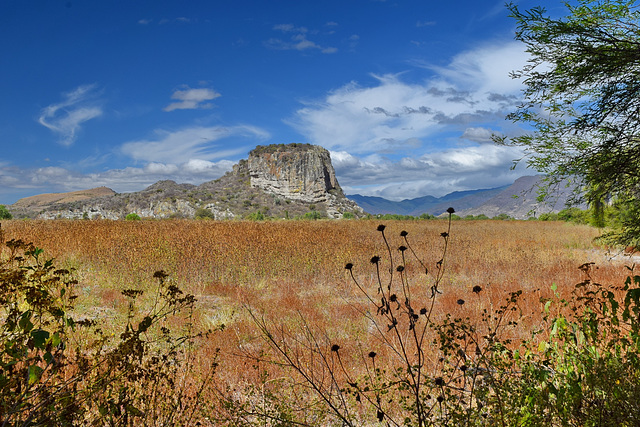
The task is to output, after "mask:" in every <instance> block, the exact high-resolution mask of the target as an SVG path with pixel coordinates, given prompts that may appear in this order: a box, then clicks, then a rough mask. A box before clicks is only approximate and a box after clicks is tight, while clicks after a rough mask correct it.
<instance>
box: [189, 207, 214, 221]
mask: <svg viewBox="0 0 640 427" xmlns="http://www.w3.org/2000/svg"><path fill="white" fill-rule="evenodd" d="M194 217H195V219H216V216H215V214H214V213H213V212H211V210H210V209H205V208H198V209H196V213H195V215H194Z"/></svg>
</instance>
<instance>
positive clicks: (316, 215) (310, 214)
mask: <svg viewBox="0 0 640 427" xmlns="http://www.w3.org/2000/svg"><path fill="white" fill-rule="evenodd" d="M321 218H322V214H321V213H320V212H318V211H311V212H307V213H305V214H304V215H302V219H311V220H316V219H321Z"/></svg>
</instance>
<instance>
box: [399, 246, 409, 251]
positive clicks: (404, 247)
mask: <svg viewBox="0 0 640 427" xmlns="http://www.w3.org/2000/svg"><path fill="white" fill-rule="evenodd" d="M398 250H399V251H400V252H404V251H406V250H407V247H406V246H400V247H399V248H398Z"/></svg>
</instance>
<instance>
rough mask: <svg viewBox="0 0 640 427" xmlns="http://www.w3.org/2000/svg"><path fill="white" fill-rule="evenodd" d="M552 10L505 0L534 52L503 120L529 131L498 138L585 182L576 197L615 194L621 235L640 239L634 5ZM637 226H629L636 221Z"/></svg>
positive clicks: (583, 2)
mask: <svg viewBox="0 0 640 427" xmlns="http://www.w3.org/2000/svg"><path fill="white" fill-rule="evenodd" d="M565 6H566V7H567V9H568V12H569V14H568V15H567V16H565V17H561V18H555V17H551V16H549V15H548V13H547V11H546V10H545V9H543V8H540V7H537V8H533V9H529V10H521V9H520V8H519V7H518V6H517V5H516V4H514V3H509V4H508V5H507V7H508V9H509V10H510V12H511V16H512V17H513V18H515V19H516V21H517V30H516V35H515V38H516V39H517V40H520V41H522V42H523V43H524V44H525V45H526V49H527V52H528V53H529V55H530V59H529V60H528V62H527V64H526V65H525V66H524V67H523V68H522V69H521V70H519V71H516V72H514V73H513V76H514V77H515V78H520V79H522V80H523V82H524V85H525V90H524V101H523V103H522V104H521V105H519V106H518V108H517V109H516V111H514V112H513V113H511V114H510V115H509V116H508V118H509V119H511V120H513V121H516V122H523V123H527V124H529V125H530V126H531V132H528V133H526V134H524V135H521V136H517V137H515V138H511V139H507V138H497V140H498V142H503V143H507V144H512V145H519V146H522V147H524V148H525V156H524V158H523V159H521V160H526V161H527V162H528V163H529V165H530V166H532V167H534V168H535V169H537V170H538V171H540V172H543V173H545V174H547V175H548V176H549V177H550V181H551V182H554V183H558V182H560V181H561V180H563V179H566V178H569V179H571V180H574V181H577V182H578V183H579V184H581V188H582V190H583V191H584V192H583V193H582V194H581V195H580V197H581V198H584V199H586V200H585V201H587V202H589V203H590V204H591V205H592V206H595V207H598V206H601V204H602V203H603V202H604V201H615V202H616V203H618V204H619V205H620V206H623V205H624V206H625V208H624V210H625V212H626V213H627V214H628V213H629V212H632V214H631V215H630V216H629V215H627V216H629V217H630V218H633V219H634V220H633V221H626V222H625V221H624V220H623V221H622V222H623V223H622V227H621V230H620V233H618V234H617V239H618V240H619V241H625V240H626V241H630V240H637V239H638V238H639V237H640V226H639V225H637V224H636V222H637V221H636V220H637V218H638V215H635V214H633V212H637V213H639V214H640V26H639V18H640V12H639V10H638V5H636V4H635V1H629V0H612V1H603V0H578V1H577V2H573V3H571V2H565ZM634 224H636V225H635V227H634Z"/></svg>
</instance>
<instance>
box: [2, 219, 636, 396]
mask: <svg viewBox="0 0 640 427" xmlns="http://www.w3.org/2000/svg"><path fill="white" fill-rule="evenodd" d="M377 225H378V222H371V221H365V220H360V221H315V222H307V221H280V222H236V221H230V222H213V221H191V220H163V221H132V222H128V221H64V220H59V221H58V220H56V221H6V222H3V223H2V227H3V229H4V230H5V232H6V238H7V239H11V238H21V239H23V240H26V241H31V242H33V243H34V244H35V245H36V246H38V247H41V248H44V249H45V255H47V256H48V257H54V258H56V259H57V264H58V265H60V266H64V267H74V268H76V269H77V274H78V278H79V281H80V284H79V285H78V289H77V291H78V293H79V295H80V301H79V304H78V307H79V309H80V310H81V311H82V312H83V313H82V314H84V315H89V316H92V317H96V318H107V319H112V318H115V317H117V316H118V315H119V314H122V313H123V312H124V311H125V310H126V300H125V299H124V298H123V297H122V296H121V295H120V291H121V290H122V289H128V288H139V289H146V290H149V289H150V287H151V286H154V284H155V282H154V280H153V279H152V275H153V273H154V272H155V271H157V270H165V271H166V272H167V273H169V274H170V276H171V278H172V280H175V281H176V282H177V284H178V286H179V287H180V288H181V289H183V290H184V291H186V292H189V293H192V294H194V295H196V298H197V299H198V301H199V302H198V304H199V311H198V312H197V313H196V319H197V320H198V322H199V324H200V326H201V327H202V328H211V327H213V326H218V325H220V324H223V323H224V324H225V325H226V328H225V330H224V331H223V332H220V333H217V334H215V336H214V339H213V340H211V341H210V342H208V343H206V344H205V345H204V346H203V348H202V349H201V351H200V353H199V355H198V357H199V358H200V360H202V361H203V364H205V363H204V361H206V360H207V357H208V354H210V352H213V349H214V348H221V349H222V352H221V360H222V365H221V370H220V371H219V372H218V380H219V382H220V384H222V386H223V388H224V385H225V384H227V385H229V386H230V387H232V388H236V387H238V388H242V385H243V384H250V383H252V382H254V381H259V374H260V369H259V368H265V369H267V370H270V371H271V372H270V375H271V377H272V378H278V377H281V376H282V375H283V373H281V372H277V370H276V369H275V368H274V367H269V368H266V367H264V366H262V367H260V366H256V364H255V362H254V361H251V360H250V359H247V358H244V357H243V355H244V354H246V353H247V352H251V353H255V352H257V351H260V350H261V349H263V348H264V342H263V341H262V340H261V339H260V338H259V337H258V332H257V330H256V327H255V325H254V324H253V322H252V321H251V319H250V317H249V316H248V315H247V312H246V310H245V308H246V307H250V308H252V309H253V310H254V312H255V313H258V314H259V315H264V316H266V318H267V319H271V320H270V321H272V322H273V324H274V325H276V324H278V325H279V324H284V325H287V326H288V327H291V328H292V329H295V328H296V325H299V323H300V322H301V321H302V320H303V319H304V321H306V322H308V323H309V324H310V325H312V326H313V327H317V328H318V330H319V331H323V332H324V333H326V337H327V339H328V340H330V341H335V342H340V343H341V346H342V348H344V349H345V350H346V351H345V354H347V353H348V351H349V350H353V351H352V353H353V354H355V353H357V351H368V346H374V345H375V339H374V338H373V337H372V336H371V335H370V334H369V333H368V332H369V331H370V328H371V324H370V322H369V321H368V320H366V319H365V318H364V317H363V316H362V314H361V312H360V311H359V310H364V309H365V305H363V303H364V301H363V298H362V295H361V294H359V293H358V291H357V289H355V287H354V285H353V283H352V282H351V279H350V277H349V276H348V274H347V272H346V271H345V269H344V266H345V263H347V262H352V263H353V264H354V267H353V272H354V274H355V276H356V277H357V279H358V281H359V282H360V283H362V284H364V285H365V286H369V287H371V289H375V286H376V285H375V274H374V273H375V269H374V268H373V266H372V265H371V264H370V263H369V259H370V258H371V256H372V255H380V256H381V257H382V258H383V262H382V263H381V266H382V267H383V268H388V265H389V263H388V260H387V254H386V249H385V247H384V245H383V242H382V240H381V239H380V235H379V233H377V232H376V226H377ZM445 229H446V223H445V222H444V221H439V220H432V221H406V222H396V221H388V222H387V230H386V233H387V236H389V238H390V244H391V247H392V248H397V247H398V246H399V245H400V244H401V240H400V237H399V233H400V231H401V230H406V231H408V233H409V235H408V238H409V241H410V242H411V244H412V246H413V247H414V249H415V250H416V251H417V252H418V256H419V257H420V258H421V259H422V260H423V261H425V263H426V264H427V266H428V267H429V268H430V269H432V270H435V263H436V262H437V261H438V260H439V259H440V257H441V251H442V238H441V237H440V233H441V232H442V231H444V230H445ZM597 235H598V230H596V229H593V228H590V227H587V226H577V225H572V224H567V223H555V222H535V221H456V222H454V223H453V227H452V232H451V240H450V248H449V253H448V256H447V258H446V260H445V268H446V274H445V277H444V280H443V282H442V284H441V286H440V289H441V291H442V295H440V296H439V298H438V300H437V305H436V310H435V313H436V314H437V315H438V316H443V315H444V314H446V313H451V314H452V315H453V316H457V317H467V316H468V317H470V318H472V319H473V318H478V317H479V316H480V313H481V311H482V310H483V309H488V310H489V311H492V310H493V309H494V308H497V307H498V306H499V305H500V304H501V303H503V302H504V300H505V298H506V297H507V296H508V294H509V292H511V291H516V290H522V291H523V299H522V300H521V307H520V308H521V309H522V316H521V317H520V318H519V319H518V320H519V321H520V323H519V324H520V326H519V327H520V328H521V329H519V330H516V331H515V332H512V333H514V334H516V335H518V334H522V335H526V333H527V332H528V331H529V330H530V329H531V328H534V327H536V325H537V324H538V323H539V316H537V315H538V314H539V312H540V307H541V304H540V299H541V298H546V297H549V296H551V295H552V291H551V285H552V284H556V285H557V286H558V292H559V294H560V295H562V296H568V294H569V293H570V291H571V290H572V289H573V285H574V284H576V283H577V282H579V281H580V280H582V278H583V276H582V274H583V273H582V272H580V271H579V269H578V266H580V265H581V264H583V263H586V262H596V265H597V267H598V270H597V271H596V273H595V277H594V279H595V280H596V281H600V282H608V283H621V281H622V280H623V279H624V277H625V274H626V270H625V268H624V265H623V263H619V262H618V263H612V262H609V261H607V259H606V257H605V256H604V255H603V253H602V250H600V249H599V248H597V247H595V246H594V245H593V244H592V240H593V238H594V237H596V236H597ZM393 256H394V257H396V261H399V255H398V252H397V251H394V253H393ZM406 269H407V273H408V274H409V275H410V276H411V277H412V278H414V279H412V281H413V289H414V290H415V294H414V296H413V297H414V301H415V300H417V299H419V298H423V299H424V300H425V303H426V301H428V289H429V287H430V282H429V280H430V279H429V278H424V276H419V273H420V271H421V268H420V267H419V265H417V263H416V262H409V263H407V266H406ZM476 285H479V286H481V287H482V289H483V291H482V292H481V294H480V295H476V294H474V293H472V292H471V289H472V287H473V286H476ZM149 293H151V292H149ZM459 299H463V300H464V301H465V303H464V304H463V305H460V304H459V303H458V300H459ZM273 319H276V320H273ZM514 338H517V337H514ZM359 349H361V350H359ZM251 368H255V369H251ZM274 384H276V382H274ZM274 386H275V385H274ZM228 392H229V393H231V392H232V391H228Z"/></svg>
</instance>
